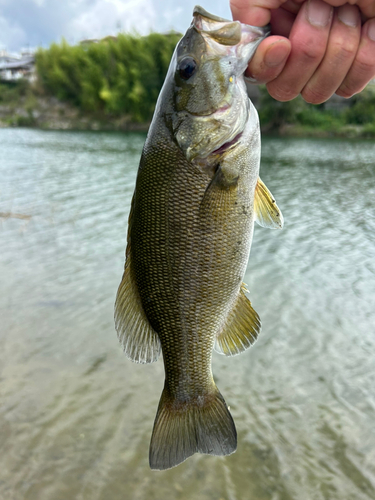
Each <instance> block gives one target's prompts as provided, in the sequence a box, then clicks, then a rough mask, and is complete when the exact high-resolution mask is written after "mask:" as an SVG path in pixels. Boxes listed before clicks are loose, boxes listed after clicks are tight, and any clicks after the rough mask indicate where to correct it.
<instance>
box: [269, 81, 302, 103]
mask: <svg viewBox="0 0 375 500" xmlns="http://www.w3.org/2000/svg"><path fill="white" fill-rule="evenodd" d="M267 90H268V92H269V94H270V96H271V97H273V98H274V99H276V100H277V101H281V102H286V101H291V100H292V99H294V98H295V97H297V95H298V94H299V92H296V91H294V90H292V89H291V88H284V87H282V86H280V85H272V82H271V83H269V84H268V85H267Z"/></svg>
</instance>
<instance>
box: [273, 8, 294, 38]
mask: <svg viewBox="0 0 375 500" xmlns="http://www.w3.org/2000/svg"><path fill="white" fill-rule="evenodd" d="M295 20H296V16H295V14H291V13H290V12H289V11H287V10H285V9H284V8H281V9H277V10H273V11H272V12H271V27H272V34H273V35H281V36H285V37H286V38H289V35H290V32H291V31H292V28H293V24H294V21H295Z"/></svg>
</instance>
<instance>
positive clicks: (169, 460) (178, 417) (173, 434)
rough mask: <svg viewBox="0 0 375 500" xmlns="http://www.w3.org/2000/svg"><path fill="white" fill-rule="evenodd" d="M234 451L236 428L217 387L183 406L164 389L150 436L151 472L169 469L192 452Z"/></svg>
mask: <svg viewBox="0 0 375 500" xmlns="http://www.w3.org/2000/svg"><path fill="white" fill-rule="evenodd" d="M236 448H237V432H236V427H235V425H234V422H233V419H232V416H231V414H230V413H229V410H228V407H227V405H226V403H225V401H224V398H223V396H222V395H221V394H220V392H219V390H218V389H217V387H216V386H215V387H214V391H213V392H212V393H208V394H207V396H200V397H198V398H197V399H195V400H193V401H189V402H186V403H181V402H179V401H177V400H174V399H172V398H171V397H170V396H169V394H168V391H167V389H166V388H165V387H164V390H163V393H162V395H161V398H160V403H159V408H158V411H157V414H156V418H155V423H154V429H153V431H152V436H151V443H150V467H151V469H156V470H164V469H170V468H171V467H175V466H176V465H178V464H180V463H181V462H184V460H186V459H187V458H189V457H190V456H191V455H193V454H194V453H208V454H210V455H230V454H231V453H233V452H235V451H236Z"/></svg>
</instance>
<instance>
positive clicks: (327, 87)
mask: <svg viewBox="0 0 375 500" xmlns="http://www.w3.org/2000/svg"><path fill="white" fill-rule="evenodd" d="M360 37H361V17H360V13H359V10H358V8H357V7H356V6H354V5H349V4H346V5H343V6H342V7H339V8H338V9H337V10H336V12H335V15H334V18H333V23H332V28H331V31H330V34H329V39H328V45H327V50H326V53H325V56H324V58H323V61H322V62H321V63H320V65H319V67H318V69H317V70H316V71H315V73H314V74H313V76H312V77H311V79H310V80H309V81H308V82H307V84H306V86H305V87H304V89H303V90H302V92H301V93H302V97H303V98H304V99H305V101H307V102H310V103H312V104H320V103H322V102H325V101H326V100H327V99H329V98H330V97H331V96H332V95H333V94H334V93H335V92H336V90H337V89H338V88H339V87H340V85H341V84H342V82H343V81H344V79H345V77H346V75H347V73H348V71H349V69H350V67H351V65H352V63H353V61H354V58H355V56H356V53H357V50H358V46H359V42H360Z"/></svg>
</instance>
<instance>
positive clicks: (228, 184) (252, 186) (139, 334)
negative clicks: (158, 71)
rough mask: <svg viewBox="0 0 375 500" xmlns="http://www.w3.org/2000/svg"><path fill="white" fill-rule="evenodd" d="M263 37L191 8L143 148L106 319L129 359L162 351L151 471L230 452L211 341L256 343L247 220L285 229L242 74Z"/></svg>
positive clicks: (234, 345) (227, 350)
mask: <svg viewBox="0 0 375 500" xmlns="http://www.w3.org/2000/svg"><path fill="white" fill-rule="evenodd" d="M265 36H267V29H265V28H256V27H252V26H247V25H244V24H241V23H239V22H238V21H227V20H225V19H221V18H219V17H217V16H213V15H211V14H209V13H208V12H206V11H205V10H204V9H202V8H201V7H195V9H194V12H193V21H192V24H191V26H190V27H189V29H188V30H187V32H186V34H185V35H184V37H183V38H182V39H181V40H180V42H179V43H178V44H177V47H176V50H175V52H174V55H173V57H172V60H171V63H170V67H169V70H168V74H167V76H166V79H165V83H164V86H163V88H162V90H161V92H160V95H159V98H158V101H157V105H156V109H155V114H154V117H153V120H152V123H151V126H150V129H149V132H148V135H147V139H146V142H145V145H144V148H143V152H142V156H141V160H140V165H139V170H138V175H137V181H136V186H135V191H134V196H133V200H132V205H131V211H130V215H129V225H128V242H127V248H126V262H125V270H124V275H123V278H122V281H121V284H120V287H119V290H118V293H117V298H116V304H115V325H116V330H117V333H118V337H119V340H120V342H121V343H122V345H123V348H124V351H125V353H126V355H127V356H128V357H129V358H130V359H131V360H133V361H136V362H139V363H150V362H153V361H156V360H157V358H158V356H159V354H160V352H161V351H162V352H163V360H164V367H165V385H164V390H163V392H162V395H161V399H160V403H159V407H158V410H157V414H156V418H155V423H154V428H153V432H152V437H151V444H150V455H149V459H150V466H151V468H152V469H159V470H163V469H168V468H171V467H174V466H176V465H178V464H179V463H181V462H183V461H184V460H186V459H187V458H188V457H189V456H191V455H193V454H194V453H196V452H199V453H208V454H212V455H229V454H231V453H233V452H234V451H235V450H236V447H237V435H236V428H235V425H234V422H233V419H232V416H231V414H230V412H229V410H228V407H227V405H226V403H225V401H224V398H223V396H222V395H221V393H220V392H219V390H218V388H217V387H216V384H215V382H214V379H213V376H212V370H211V358H212V350H213V348H215V350H216V351H218V352H220V353H222V354H225V355H227V356H231V355H235V354H239V353H241V352H242V351H244V350H245V349H247V348H248V347H250V346H251V345H252V344H253V343H254V341H255V340H256V338H257V336H258V334H259V332H260V326H261V325H260V320H259V317H258V314H257V313H256V312H255V310H254V309H253V308H252V306H251V303H250V301H249V300H248V298H247V297H246V295H245V293H244V292H245V290H246V289H245V286H244V284H243V283H242V280H243V276H244V273H245V270H246V265H247V261H248V257H249V253H250V247H251V241H252V235H253V226H254V220H256V221H257V222H258V223H259V224H260V225H262V226H265V227H270V228H280V227H282V224H283V219H282V215H281V212H280V210H279V209H278V207H277V205H276V203H275V200H274V199H273V197H272V195H271V193H270V192H269V191H268V189H267V188H266V186H265V185H264V184H263V183H262V181H261V180H260V178H259V162H260V132H259V120H258V114H257V112H256V110H255V108H254V106H253V104H252V103H251V101H250V100H249V98H248V96H247V92H246V86H245V83H244V79H243V74H244V71H245V69H246V67H247V64H248V61H249V60H250V59H251V57H252V56H253V54H254V52H255V50H256V48H257V46H258V44H259V43H260V42H261V40H263V38H264V37H265Z"/></svg>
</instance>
